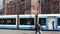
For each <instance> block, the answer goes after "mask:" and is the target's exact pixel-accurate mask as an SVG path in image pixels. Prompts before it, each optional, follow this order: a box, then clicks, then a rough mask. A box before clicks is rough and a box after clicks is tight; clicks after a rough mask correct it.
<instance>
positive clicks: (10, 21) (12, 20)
mask: <svg viewBox="0 0 60 34" xmlns="http://www.w3.org/2000/svg"><path fill="white" fill-rule="evenodd" d="M0 24H8V25H15V24H16V19H15V18H7V19H6V18H4V19H0Z"/></svg>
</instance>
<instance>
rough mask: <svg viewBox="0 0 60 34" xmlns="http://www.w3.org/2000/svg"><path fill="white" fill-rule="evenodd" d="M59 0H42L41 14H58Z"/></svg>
mask: <svg viewBox="0 0 60 34" xmlns="http://www.w3.org/2000/svg"><path fill="white" fill-rule="evenodd" d="M59 13H60V11H59V0H42V2H41V14H59Z"/></svg>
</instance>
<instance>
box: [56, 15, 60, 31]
mask: <svg viewBox="0 0 60 34" xmlns="http://www.w3.org/2000/svg"><path fill="white" fill-rule="evenodd" d="M56 19H57V20H56V21H57V25H56V30H60V16H56Z"/></svg>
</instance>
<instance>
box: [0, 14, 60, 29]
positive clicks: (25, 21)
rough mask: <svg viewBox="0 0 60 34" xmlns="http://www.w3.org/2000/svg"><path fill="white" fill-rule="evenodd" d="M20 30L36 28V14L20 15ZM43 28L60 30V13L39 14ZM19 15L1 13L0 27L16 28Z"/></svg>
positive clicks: (38, 17) (38, 18)
mask: <svg viewBox="0 0 60 34" xmlns="http://www.w3.org/2000/svg"><path fill="white" fill-rule="evenodd" d="M18 17H19V21H20V22H19V30H20V29H23V30H34V29H35V23H36V20H35V19H36V15H18ZM37 20H38V21H39V23H40V25H41V26H42V30H60V14H38V15H37ZM16 28H17V15H0V29H16Z"/></svg>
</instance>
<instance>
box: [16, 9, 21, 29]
mask: <svg viewBox="0 0 60 34" xmlns="http://www.w3.org/2000/svg"><path fill="white" fill-rule="evenodd" d="M17 11H18V10H17ZM16 21H17V22H16V25H17V28H16V29H17V30H18V29H19V25H20V18H19V11H18V13H17V19H16Z"/></svg>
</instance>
